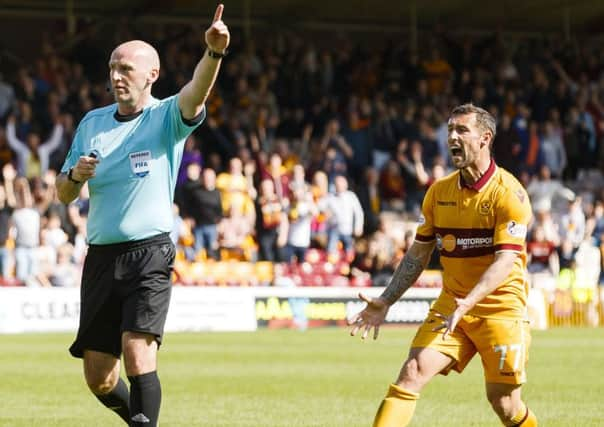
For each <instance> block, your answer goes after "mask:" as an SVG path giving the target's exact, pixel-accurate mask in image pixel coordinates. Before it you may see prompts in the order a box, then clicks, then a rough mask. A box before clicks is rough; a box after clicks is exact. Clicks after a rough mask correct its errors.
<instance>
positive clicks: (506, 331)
mask: <svg viewBox="0 0 604 427" xmlns="http://www.w3.org/2000/svg"><path fill="white" fill-rule="evenodd" d="M442 322H443V321H442V319H441V318H439V317H437V316H436V315H435V313H434V311H432V310H430V313H429V314H428V317H427V318H426V320H425V321H424V323H423V324H422V325H421V326H420V327H419V329H418V331H417V334H416V335H415V338H414V339H413V342H412V344H411V347H412V348H413V347H428V348H432V349H434V350H437V351H439V352H441V353H443V354H446V355H447V356H450V357H451V358H453V360H454V362H453V363H452V364H451V365H450V366H449V367H447V368H446V369H444V370H443V371H442V372H441V374H443V375H447V374H448V373H449V371H450V370H451V369H454V370H456V371H457V372H462V371H463V370H464V368H465V367H466V365H467V364H468V363H469V362H470V360H471V359H472V357H474V355H475V354H476V353H477V352H478V353H479V354H480V357H481V359H482V366H483V368H484V376H485V380H486V382H489V383H504V384H523V383H524V382H526V367H527V363H528V349H529V346H530V343H531V335H530V328H529V322H528V320H524V319H517V320H506V319H489V318H484V317H476V316H471V315H465V316H464V317H463V319H461V320H460V321H459V323H458V324H457V327H456V328H455V331H454V332H453V333H452V334H450V335H449V336H447V338H446V339H444V340H443V332H444V329H441V330H439V331H436V332H434V331H432V329H434V328H435V327H437V326H439V325H441V324H442Z"/></svg>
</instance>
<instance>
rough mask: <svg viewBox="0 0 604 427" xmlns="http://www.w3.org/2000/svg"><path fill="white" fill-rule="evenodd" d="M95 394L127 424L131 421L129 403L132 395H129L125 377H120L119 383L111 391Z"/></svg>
mask: <svg viewBox="0 0 604 427" xmlns="http://www.w3.org/2000/svg"><path fill="white" fill-rule="evenodd" d="M95 396H96V398H97V399H99V400H100V401H101V403H102V404H103V405H105V406H106V407H107V408H109V409H111V410H112V411H113V412H115V413H116V414H118V415H119V416H120V417H121V418H122V420H124V421H126V424H128V423H129V422H130V408H129V406H130V405H129V404H128V402H129V399H130V396H129V395H128V386H127V385H126V383H125V382H124V380H123V379H121V378H120V380H119V381H118V382H117V385H116V386H115V387H114V389H113V390H111V391H110V392H109V393H107V394H103V395H101V396H99V395H96V394H95Z"/></svg>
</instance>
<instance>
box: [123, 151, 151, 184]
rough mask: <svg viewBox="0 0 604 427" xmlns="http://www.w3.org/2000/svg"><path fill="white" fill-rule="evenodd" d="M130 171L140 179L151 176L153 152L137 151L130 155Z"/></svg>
mask: <svg viewBox="0 0 604 427" xmlns="http://www.w3.org/2000/svg"><path fill="white" fill-rule="evenodd" d="M128 156H129V157H130V169H132V172H133V173H134V174H135V175H136V176H138V177H139V178H143V177H145V176H147V175H148V174H149V171H150V170H151V151H149V150H145V151H137V152H136V153H130V154H129V155H128Z"/></svg>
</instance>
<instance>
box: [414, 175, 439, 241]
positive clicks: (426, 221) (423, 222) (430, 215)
mask: <svg viewBox="0 0 604 427" xmlns="http://www.w3.org/2000/svg"><path fill="white" fill-rule="evenodd" d="M435 187H436V185H431V186H430V188H428V191H427V192H426V195H425V197H424V201H423V203H422V214H421V216H420V218H419V227H418V228H417V232H416V233H415V240H416V241H418V242H431V241H433V240H434V193H435V191H436V190H435Z"/></svg>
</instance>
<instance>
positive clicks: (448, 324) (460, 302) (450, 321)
mask: <svg viewBox="0 0 604 427" xmlns="http://www.w3.org/2000/svg"><path fill="white" fill-rule="evenodd" d="M455 304H457V307H456V308H455V311H454V312H453V313H452V314H451V315H450V316H445V315H442V314H440V313H436V316H437V317H438V318H440V319H441V320H442V322H443V323H442V324H441V325H439V326H437V327H436V328H434V329H432V331H433V332H436V331H440V330H443V329H444V332H443V340H445V339H447V336H448V335H450V334H451V333H452V332H453V331H454V330H455V327H456V326H457V324H458V323H459V321H460V320H461V319H462V318H463V317H464V316H465V314H466V313H467V312H468V311H470V309H471V308H472V306H471V305H470V304H468V303H467V302H466V300H465V299H463V298H455Z"/></svg>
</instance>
